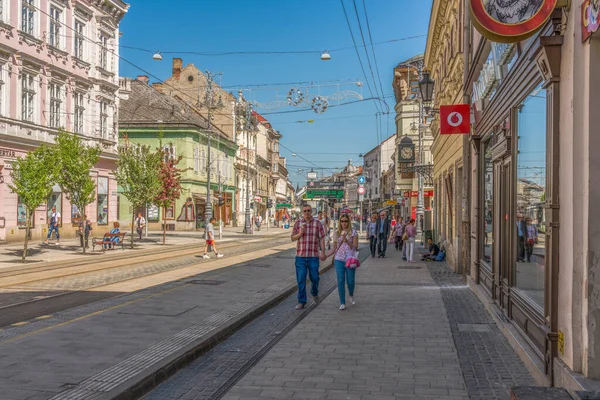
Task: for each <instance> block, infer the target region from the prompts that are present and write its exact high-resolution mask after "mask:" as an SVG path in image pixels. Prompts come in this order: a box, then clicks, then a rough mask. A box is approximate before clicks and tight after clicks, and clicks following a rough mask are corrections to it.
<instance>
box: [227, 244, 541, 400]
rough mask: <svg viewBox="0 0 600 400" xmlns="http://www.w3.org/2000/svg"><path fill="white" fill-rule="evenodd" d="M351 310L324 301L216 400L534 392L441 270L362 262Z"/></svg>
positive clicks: (463, 292)
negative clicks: (526, 388)
mask: <svg viewBox="0 0 600 400" xmlns="http://www.w3.org/2000/svg"><path fill="white" fill-rule="evenodd" d="M356 282H357V287H356V292H355V299H356V302H357V303H356V305H354V306H353V305H348V304H347V307H348V308H347V309H346V310H345V311H340V310H338V306H339V299H338V294H337V290H335V291H334V292H332V293H331V294H330V295H329V296H328V297H327V298H326V299H324V300H323V301H322V302H321V303H320V304H319V305H318V307H316V309H315V310H314V311H312V312H311V313H310V314H309V315H308V316H307V317H306V318H305V319H304V320H303V321H302V322H300V323H299V324H298V325H297V326H296V327H295V328H294V329H293V330H292V331H291V332H290V333H289V334H288V335H287V336H286V337H285V338H283V339H282V340H281V341H280V342H279V343H278V344H277V345H276V346H275V347H273V349H271V350H270V351H269V352H268V353H267V354H266V356H265V357H264V358H262V360H261V361H260V362H258V363H257V364H256V366H254V367H253V368H252V369H251V370H250V371H249V372H248V374H246V375H245V376H244V377H243V378H242V379H241V380H240V381H239V382H238V383H237V385H236V386H234V387H233V388H232V389H231V390H230V391H229V392H228V393H227V395H225V397H224V398H223V399H227V400H239V399H346V400H347V399H365V400H366V399H373V400H386V399H427V400H432V399H453V400H459V399H461V400H462V399H464V400H467V399H481V400H484V399H485V400H490V399H508V398H509V394H508V390H509V388H511V387H513V386H520V385H533V384H534V381H533V378H532V377H531V376H530V374H529V373H528V372H527V370H526V368H525V366H524V365H523V363H522V362H521V360H520V359H519V358H518V356H517V355H516V353H515V352H514V351H513V349H512V348H511V346H510V344H509V343H508V342H507V341H506V340H505V338H504V336H503V335H502V333H501V332H500V331H499V330H498V328H497V327H496V325H495V323H494V321H493V320H492V318H491V317H490V316H489V314H487V312H486V311H485V309H484V307H483V305H482V304H481V303H480V302H479V301H478V300H477V298H476V297H475V295H474V294H473V293H472V292H471V291H470V290H469V289H468V288H467V286H465V285H464V283H463V282H462V280H461V277H459V276H458V275H456V274H454V273H452V272H451V271H450V270H449V269H448V267H447V265H446V264H445V263H415V264H408V263H406V262H404V261H402V259H401V257H400V253H397V252H395V251H394V250H393V249H390V251H388V258H385V259H377V258H375V259H373V258H369V259H368V260H367V261H366V262H365V263H364V264H363V266H362V267H361V268H360V269H359V270H358V271H357V277H356Z"/></svg>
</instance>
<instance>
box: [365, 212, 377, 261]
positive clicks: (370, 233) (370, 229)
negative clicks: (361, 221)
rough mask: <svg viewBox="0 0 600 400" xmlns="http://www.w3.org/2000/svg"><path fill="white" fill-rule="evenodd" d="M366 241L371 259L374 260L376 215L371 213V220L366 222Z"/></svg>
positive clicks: (375, 250)
mask: <svg viewBox="0 0 600 400" xmlns="http://www.w3.org/2000/svg"><path fill="white" fill-rule="evenodd" d="M367 240H368V241H369V250H371V257H373V258H375V253H376V252H377V213H373V214H372V215H371V220H370V221H369V222H367Z"/></svg>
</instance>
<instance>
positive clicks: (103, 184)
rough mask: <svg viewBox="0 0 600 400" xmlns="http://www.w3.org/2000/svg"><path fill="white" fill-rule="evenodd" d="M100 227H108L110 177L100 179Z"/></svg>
mask: <svg viewBox="0 0 600 400" xmlns="http://www.w3.org/2000/svg"><path fill="white" fill-rule="evenodd" d="M97 193H98V225H108V177H105V176H99V177H98V192H97Z"/></svg>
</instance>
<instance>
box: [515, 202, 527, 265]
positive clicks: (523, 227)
mask: <svg viewBox="0 0 600 400" xmlns="http://www.w3.org/2000/svg"><path fill="white" fill-rule="evenodd" d="M525 242H527V224H526V223H525V221H524V220H523V214H522V213H520V212H519V213H517V251H518V253H517V262H523V261H525Z"/></svg>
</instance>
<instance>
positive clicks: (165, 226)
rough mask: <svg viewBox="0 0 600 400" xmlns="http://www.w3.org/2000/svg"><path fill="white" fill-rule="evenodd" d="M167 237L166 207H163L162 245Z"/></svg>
mask: <svg viewBox="0 0 600 400" xmlns="http://www.w3.org/2000/svg"><path fill="white" fill-rule="evenodd" d="M166 239H167V207H163V246H164V244H165V241H166Z"/></svg>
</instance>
